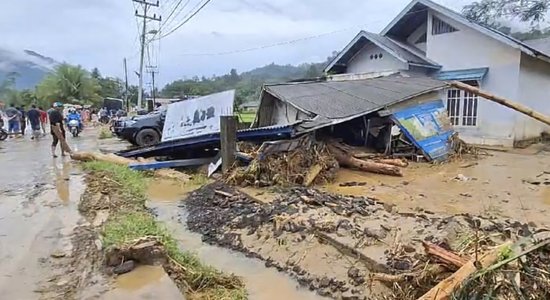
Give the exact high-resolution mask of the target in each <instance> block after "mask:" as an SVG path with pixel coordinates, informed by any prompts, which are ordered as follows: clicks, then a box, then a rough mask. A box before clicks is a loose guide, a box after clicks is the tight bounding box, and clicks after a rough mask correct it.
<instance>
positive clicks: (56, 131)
mask: <svg viewBox="0 0 550 300" xmlns="http://www.w3.org/2000/svg"><path fill="white" fill-rule="evenodd" d="M51 129H52V131H53V134H55V136H56V137H57V139H58V140H59V142H60V143H61V149H62V150H63V151H64V152H67V153H69V154H71V153H73V150H72V149H71V147H69V144H68V143H67V140H66V139H65V137H64V136H63V133H62V132H61V129H60V128H59V125H52V126H51Z"/></svg>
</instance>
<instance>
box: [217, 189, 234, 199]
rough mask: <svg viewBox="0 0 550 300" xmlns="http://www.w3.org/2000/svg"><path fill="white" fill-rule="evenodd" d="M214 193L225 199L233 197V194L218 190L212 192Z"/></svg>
mask: <svg viewBox="0 0 550 300" xmlns="http://www.w3.org/2000/svg"><path fill="white" fill-rule="evenodd" d="M214 193H215V194H216V195H220V196H224V197H227V198H231V197H233V194H230V193H228V192H224V191H220V190H214Z"/></svg>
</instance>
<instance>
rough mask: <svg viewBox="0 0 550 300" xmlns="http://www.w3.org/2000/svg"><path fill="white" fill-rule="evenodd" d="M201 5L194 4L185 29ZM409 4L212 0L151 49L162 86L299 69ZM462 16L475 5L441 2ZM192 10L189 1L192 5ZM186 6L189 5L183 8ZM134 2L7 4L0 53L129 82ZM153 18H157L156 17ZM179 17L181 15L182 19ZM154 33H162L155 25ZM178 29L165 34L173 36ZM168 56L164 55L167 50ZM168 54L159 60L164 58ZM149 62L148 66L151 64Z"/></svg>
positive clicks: (165, 3) (165, 1)
mask: <svg viewBox="0 0 550 300" xmlns="http://www.w3.org/2000/svg"><path fill="white" fill-rule="evenodd" d="M176 1H178V0H160V2H161V8H160V9H155V10H154V12H155V13H157V14H158V13H163V14H164V16H165V17H167V16H168V14H169V12H170V11H171V8H173V7H174V6H175V3H176ZM199 2H200V0H190V1H189V4H188V5H187V6H186V7H185V8H184V10H183V11H182V13H180V14H179V15H178V17H177V20H175V21H174V22H172V23H171V24H170V26H168V27H174V26H175V25H177V24H179V23H180V22H181V21H182V20H183V19H184V17H185V16H186V15H188V12H189V11H190V10H191V8H193V7H195V6H196V5H197V4H198V3H199ZM408 2H409V1H408V0H369V1H360V0H339V1H334V0H300V1H296V0H231V1H229V0H212V1H211V3H209V4H208V5H207V6H206V7H205V8H204V10H203V11H201V12H200V13H199V14H197V15H196V16H195V17H194V18H193V19H192V20H191V21H190V22H188V23H187V24H185V25H184V26H182V27H181V28H180V29H179V30H178V31H177V32H175V33H174V34H171V35H170V36H168V37H166V38H164V39H162V40H161V41H160V45H159V43H158V42H157V43H155V44H154V45H153V46H151V49H150V56H151V60H152V61H151V62H150V63H151V64H158V67H159V70H160V74H159V81H160V82H161V83H166V82H169V81H172V80H175V79H177V78H182V77H192V76H194V75H197V76H202V75H205V76H210V75H212V74H222V73H227V72H228V71H229V70H230V69H231V68H237V69H238V70H239V71H245V70H248V69H251V68H254V67H257V66H261V65H264V64H269V63H272V62H275V63H283V64H286V63H291V64H298V63H303V62H308V61H311V60H324V59H325V57H327V56H328V55H330V53H331V52H332V51H334V50H339V49H341V48H342V47H344V46H345V45H346V44H347V43H348V42H349V40H350V39H351V38H353V36H354V35H355V34H356V33H357V32H358V31H359V30H361V29H365V30H369V31H374V32H377V31H379V30H381V29H382V28H383V27H384V26H385V25H386V24H387V23H388V22H389V21H390V20H391V19H392V18H393V17H395V15H397V14H398V13H399V12H400V11H401V10H402V9H403V8H404V7H405V6H406V5H407V4H408ZM438 2H440V3H442V4H444V5H448V6H450V7H452V8H454V9H460V7H462V5H464V4H466V3H469V2H471V1H469V0H456V1H455V0H439V1H438ZM184 3H185V2H184ZM180 7H181V6H180ZM134 10H135V7H134V4H133V3H132V2H131V1H130V0H56V1H44V0H25V1H6V2H5V3H3V7H2V10H0V36H2V44H0V48H8V49H12V50H18V51H21V50H23V49H31V50H34V51H36V52H38V53H41V54H43V55H45V56H50V57H53V58H54V59H56V60H58V61H67V62H70V63H73V64H80V65H82V66H84V67H85V68H88V69H91V68H93V67H98V68H99V69H100V70H101V72H102V73H103V74H106V75H110V76H119V77H123V74H122V59H123V58H124V57H127V58H128V63H129V77H130V79H131V80H132V82H136V81H137V77H136V76H134V75H133V73H134V71H135V70H137V69H138V65H139V55H137V54H138V50H139V39H138V26H139V25H138V24H136V18H135V17H134ZM152 12H153V11H152ZM174 15H177V14H174ZM148 26H150V28H154V27H155V26H158V24H155V22H149V23H148ZM169 29H170V28H164V30H163V32H164V33H166V32H167V31H168V30H169ZM342 29H347V30H344V31H341V32H338V33H333V34H330V35H327V36H322V37H319V38H315V39H310V40H304V41H300V42H296V43H292V44H289V45H283V46H278V47H272V48H265V49H262V50H258V51H250V52H241V53H236V54H231V55H218V56H188V55H185V54H190V53H217V52H227V51H234V50H239V49H246V48H254V47H258V46H262V45H269V44H273V43H278V42H283V41H288V40H293V39H301V38H304V37H308V36H314V35H318V34H322V33H328V32H333V31H338V30H342ZM159 49H160V51H159ZM158 53H160V55H159V56H158V58H157V54H158ZM146 60H147V59H146Z"/></svg>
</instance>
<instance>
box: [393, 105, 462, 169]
mask: <svg viewBox="0 0 550 300" xmlns="http://www.w3.org/2000/svg"><path fill="white" fill-rule="evenodd" d="M393 119H394V121H395V122H396V123H397V124H398V126H399V128H401V130H402V131H403V133H404V134H405V135H406V136H407V138H408V139H409V140H411V141H412V142H413V143H414V144H415V146H416V147H418V148H419V149H421V150H422V152H424V154H425V155H426V157H427V158H428V159H429V160H441V159H445V158H446V157H447V154H448V153H449V150H450V137H451V135H452V134H453V133H454V131H453V127H452V125H451V121H450V120H449V116H448V115H447V110H446V109H445V106H443V102H442V101H441V100H437V101H433V102H428V103H424V104H419V105H417V106H413V107H409V108H406V109H403V110H401V111H398V112H396V113H394V114H393Z"/></svg>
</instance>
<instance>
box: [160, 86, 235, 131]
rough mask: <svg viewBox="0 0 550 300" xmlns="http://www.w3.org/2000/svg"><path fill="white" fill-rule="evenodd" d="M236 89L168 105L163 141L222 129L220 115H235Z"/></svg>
mask: <svg viewBox="0 0 550 300" xmlns="http://www.w3.org/2000/svg"><path fill="white" fill-rule="evenodd" d="M234 101H235V90H230V91H225V92H221V93H217V94H211V95H208V96H204V97H200V98H195V99H191V100H185V101H181V102H176V103H172V104H170V105H168V110H167V111H166V120H165V122H164V129H163V131H162V141H163V142H165V141H172V140H177V139H182V138H188V137H192V136H199V135H204V134H210V133H216V132H219V131H220V116H225V115H233V103H234Z"/></svg>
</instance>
